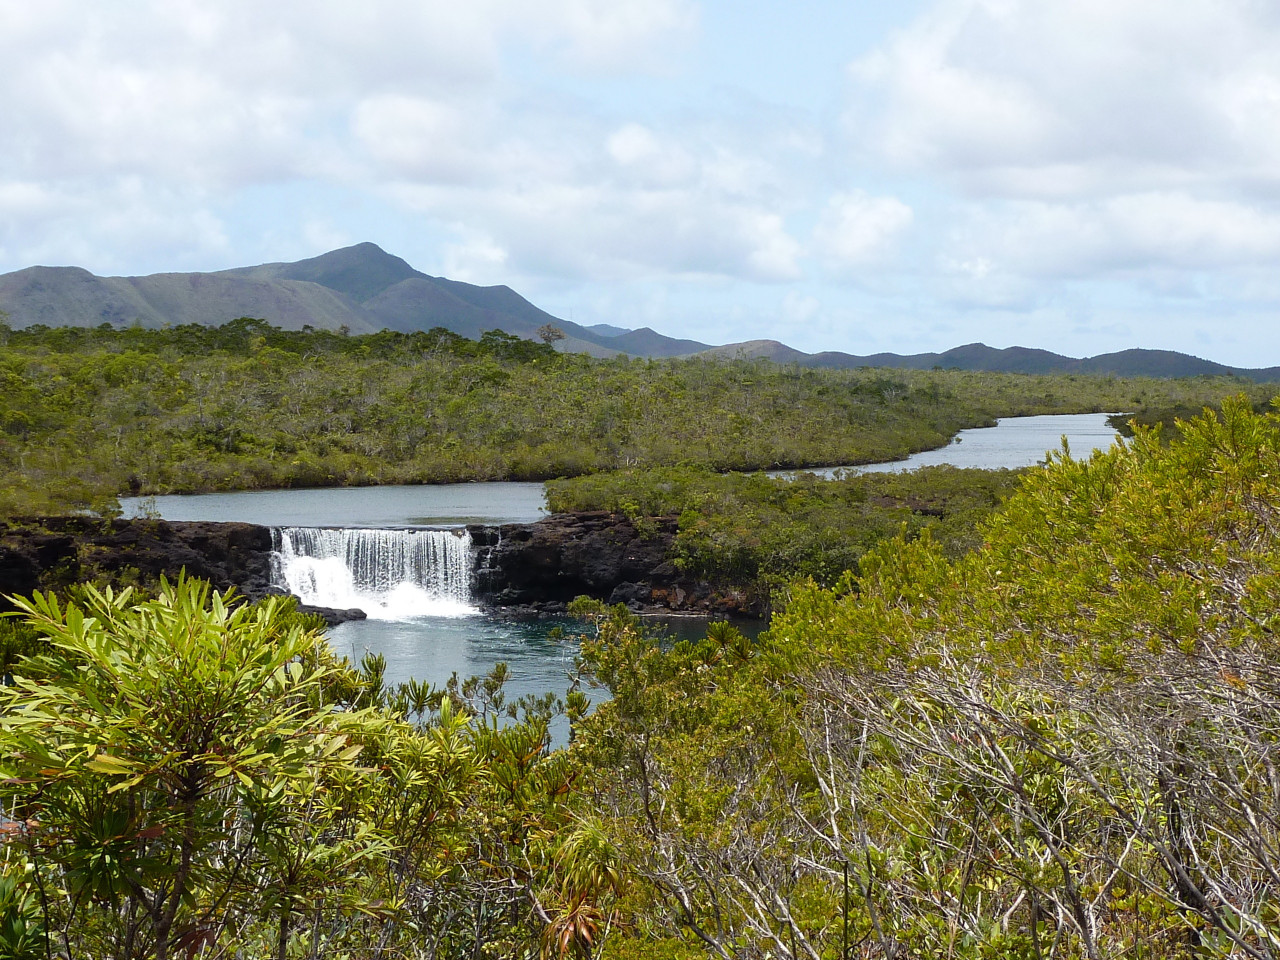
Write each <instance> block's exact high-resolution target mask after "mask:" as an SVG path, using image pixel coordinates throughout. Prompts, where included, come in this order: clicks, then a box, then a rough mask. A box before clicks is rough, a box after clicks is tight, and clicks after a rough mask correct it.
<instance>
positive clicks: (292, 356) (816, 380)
mask: <svg viewBox="0 0 1280 960" xmlns="http://www.w3.org/2000/svg"><path fill="white" fill-rule="evenodd" d="M1242 388H1243V387H1242V385H1241V384H1240V383H1237V382H1235V381H1229V380H1227V381H1212V380H1203V379H1201V380H1190V381H1160V380H1119V379H1114V378H1109V377H1084V376H1017V375H999V374H985V373H964V372H960V371H941V370H939V371H906V370H892V371H890V370H872V369H861V370H810V369H805V368H800V367H794V366H780V365H777V364H773V363H770V362H768V361H737V360H731V361H721V360H704V359H697V358H693V359H684V360H627V359H625V358H622V359H614V360H593V359H591V358H588V357H585V356H581V355H576V354H558V353H555V352H554V351H553V350H552V349H551V347H549V346H547V345H546V344H543V343H535V342H530V341H525V340H519V339H517V338H515V337H511V336H509V335H507V334H504V333H501V332H499V331H491V332H490V333H487V334H485V335H484V337H482V338H481V339H480V340H478V341H473V340H467V339H465V338H462V337H459V336H457V335H456V334H452V333H449V332H448V331H446V330H441V329H437V330H432V331H429V332H425V333H413V334H399V333H391V332H386V331H384V332H383V333H379V334H373V335H369V336H354V337H353V336H342V335H340V334H337V333H332V332H328V331H306V330H304V331H296V332H290V331H283V330H279V329H277V328H274V327H271V326H270V325H269V324H267V323H265V322H263V321H260V320H250V319H241V320H236V321H232V322H230V323H227V324H225V325H223V326H221V327H201V326H194V325H193V326H182V327H175V328H173V329H169V330H144V329H141V328H127V329H116V328H112V327H110V326H106V325H104V326H103V327H99V328H96V329H81V328H47V327H29V328H26V329H22V330H9V329H8V328H4V329H2V330H0V515H6V514H7V515H14V514H28V515H29V514H38V513H46V514H47V513H53V512H66V511H68V510H96V511H98V512H101V513H111V512H112V511H114V510H115V509H117V507H116V497H117V496H118V495H120V494H124V493H133V494H159V493H174V492H199V491H212V490H242V489H260V488H279V487H316V486H335V485H366V484H379V483H440V482H448V481H460V480H497V479H508V480H513V479H516V480H520V479H523V480H543V479H548V478H552V477H559V476H579V475H584V474H591V473H597V472H600V471H606V470H615V469H626V468H628V467H645V468H649V467H660V466H679V465H682V464H683V465H701V466H705V467H708V468H709V469H711V470H715V471H723V470H755V469H762V468H769V467H798V466H819V465H835V464H842V463H863V462H868V461H873V460H891V459H895V458H900V457H903V456H906V455H907V454H909V453H911V452H914V451H917V450H922V449H927V448H931V447H936V446H941V445H942V444H944V443H946V442H947V440H948V439H949V438H950V437H951V436H952V435H953V434H954V433H956V432H957V431H958V430H960V429H962V428H965V427H972V426H978V425H982V424H986V423H990V422H992V421H993V419H994V418H995V417H1000V416H1012V415H1018V414H1035V413H1063V412H1088V411H1103V410H1107V411H1113V412H1114V411H1129V410H1137V409H1141V408H1144V407H1147V406H1152V405H1156V406H1162V407H1167V406H1173V405H1176V404H1182V403H1203V402H1206V401H1208V400H1211V399H1217V398H1218V397H1220V396H1222V395H1223V394H1225V393H1229V392H1233V391H1234V390H1237V389H1242ZM1248 389H1250V390H1252V391H1253V392H1254V394H1256V396H1255V399H1261V398H1262V396H1264V394H1266V391H1265V389H1264V388H1261V387H1256V386H1254V385H1249V386H1248ZM1266 395H1269V394H1266Z"/></svg>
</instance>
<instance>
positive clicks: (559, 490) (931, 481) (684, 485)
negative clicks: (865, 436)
mask: <svg viewBox="0 0 1280 960" xmlns="http://www.w3.org/2000/svg"><path fill="white" fill-rule="evenodd" d="M1018 482H1019V473H1018V472H1015V471H1008V470H960V469H956V468H954V467H945V466H944V467H929V468H925V469H922V470H916V471H912V472H909V473H867V474H850V475H847V476H845V477H843V478H841V479H835V480H821V479H818V478H817V477H815V476H814V475H813V474H807V473H798V474H796V475H795V476H793V477H790V478H782V477H768V476H765V475H764V474H761V473H757V474H717V473H713V472H712V471H710V470H707V469H705V468H696V467H669V468H664V469H656V470H629V471H621V472H615V473H600V474H595V475H593V476H590V477H579V478H574V479H569V480H554V481H551V482H550V483H548V485H547V499H548V503H549V505H550V508H551V509H552V510H553V511H557V512H558V511H566V510H607V511H610V512H614V513H622V514H625V515H626V516H628V517H632V518H633V519H637V518H645V517H656V516H678V517H679V518H680V522H679V531H678V533H677V536H676V540H675V552H676V563H677V564H678V565H679V566H680V568H681V569H682V570H684V571H685V572H686V573H688V574H690V575H691V576H695V577H698V578H701V579H706V580H710V581H712V582H713V583H717V584H722V585H734V586H746V587H748V588H750V589H751V590H752V591H753V592H754V594H755V595H756V596H757V597H759V598H760V599H761V600H762V601H764V602H766V603H767V601H768V598H769V597H770V596H771V595H773V594H775V593H778V592H779V591H781V590H782V588H783V587H784V586H785V585H786V584H788V583H790V582H791V581H794V580H796V579H798V578H809V579H812V580H813V581H815V582H817V583H819V584H822V585H824V586H833V585H834V584H835V583H836V581H837V580H838V579H839V578H840V576H841V575H842V574H843V573H844V572H845V571H846V570H856V569H857V568H858V564H859V561H860V559H861V557H862V556H863V555H864V554H865V553H866V552H867V551H868V550H869V549H871V548H872V547H873V546H874V545H875V544H877V543H879V542H880V541H882V540H884V539H886V538H891V537H894V536H896V535H898V534H900V533H905V535H906V536H908V537H912V538H914V537H916V536H918V535H919V534H920V533H921V532H923V531H924V530H926V529H927V530H929V531H930V533H931V535H932V537H933V539H934V540H935V541H936V542H938V543H940V544H942V545H943V546H944V547H945V548H946V550H947V551H948V553H950V554H953V555H958V554H960V553H962V552H964V551H965V550H967V549H969V548H970V547H971V546H973V545H974V543H975V542H976V534H975V530H976V528H977V525H978V523H979V522H980V521H981V520H983V519H985V518H986V517H987V516H988V515H990V514H991V512H992V511H994V510H995V509H996V508H997V507H998V506H999V504H1000V503H1001V501H1002V500H1004V498H1005V497H1007V496H1008V495H1009V494H1010V493H1011V492H1012V491H1013V490H1014V489H1015V488H1016V486H1017V484H1018Z"/></svg>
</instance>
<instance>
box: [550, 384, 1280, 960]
mask: <svg viewBox="0 0 1280 960" xmlns="http://www.w3.org/2000/svg"><path fill="white" fill-rule="evenodd" d="M1278 510H1280V421H1277V418H1276V417H1275V416H1274V415H1269V414H1268V415H1259V414H1256V413H1254V412H1253V411H1251V410H1250V409H1249V406H1248V404H1247V402H1246V401H1244V400H1243V398H1241V399H1238V400H1235V401H1230V402H1228V403H1227V404H1225V405H1224V407H1223V409H1222V413H1221V416H1220V417H1218V416H1214V415H1206V416H1204V417H1201V418H1198V419H1196V420H1194V421H1191V422H1188V423H1184V424H1181V425H1180V439H1178V440H1175V441H1174V442H1173V443H1171V444H1169V445H1163V444H1161V443H1160V441H1159V440H1158V439H1157V438H1156V436H1155V435H1154V433H1153V432H1151V431H1143V430H1139V431H1138V432H1137V434H1136V435H1135V437H1134V439H1133V440H1132V441H1131V443H1130V444H1129V445H1128V446H1127V447H1124V448H1116V449H1113V450H1111V451H1109V452H1106V453H1098V454H1095V455H1094V456H1093V457H1091V458H1090V459H1088V460H1084V461H1078V460H1072V459H1070V458H1069V457H1065V456H1063V457H1058V458H1055V460H1054V462H1052V463H1051V464H1050V465H1049V466H1048V467H1046V468H1044V469H1039V470H1032V471H1029V472H1028V473H1027V475H1026V476H1025V479H1024V480H1023V482H1022V485H1021V487H1020V489H1019V490H1018V491H1017V492H1016V493H1015V494H1014V495H1013V496H1012V497H1011V498H1010V499H1009V501H1008V502H1007V504H1006V505H1005V507H1004V508H1003V509H1002V510H1001V511H1000V512H999V513H998V514H997V515H996V516H995V517H994V518H993V519H991V520H990V521H988V522H987V523H986V524H985V525H984V527H983V530H982V545H981V546H980V547H979V548H978V549H976V550H973V551H971V552H969V553H967V554H965V555H964V556H963V557H960V558H958V559H956V558H950V557H948V556H947V555H946V554H945V553H944V551H943V550H941V549H940V548H939V546H938V545H937V544H935V543H932V542H930V540H929V538H928V537H922V538H920V539H918V540H916V541H915V542H912V543H908V542H906V541H905V540H902V539H899V540H896V541H889V542H887V543H884V544H882V545H881V546H879V547H877V548H876V549H875V550H874V551H873V552H872V553H871V554H869V555H868V556H867V557H865V558H864V559H863V563H862V565H861V569H860V572H859V573H858V574H857V575H856V576H855V575H852V574H851V575H848V576H846V577H845V578H844V579H843V580H842V581H841V582H840V583H838V584H837V585H836V586H835V587H832V588H826V587H819V586H817V585H815V584H809V585H807V586H806V585H797V586H795V587H793V589H792V592H791V598H790V603H789V605H788V606H787V608H786V609H785V610H784V611H782V612H780V613H777V614H775V616H774V619H773V622H772V624H771V627H770V629H769V630H768V631H767V633H765V634H764V635H762V637H761V638H760V640H759V641H757V642H749V641H747V640H746V639H745V638H743V637H741V636H740V635H737V634H736V633H735V632H734V631H732V630H730V629H728V628H725V627H718V628H715V629H713V630H711V631H708V636H707V639H706V640H705V641H704V642H702V643H699V644H688V643H685V644H679V645H676V646H675V647H671V648H664V647H663V646H662V645H661V644H657V643H655V642H653V641H652V640H650V639H648V638H646V637H645V635H644V631H643V629H642V628H641V626H640V624H639V623H638V622H637V621H635V620H634V619H632V618H630V617H629V616H628V615H627V614H626V613H625V612H624V611H620V610H613V611H607V610H597V611H596V617H597V626H596V630H595V634H594V635H593V636H591V637H589V638H588V640H587V642H586V643H585V645H584V648H583V649H584V658H585V661H586V663H587V665H588V667H589V671H590V672H591V673H592V674H593V675H594V676H595V677H596V678H597V679H598V681H599V682H602V683H604V684H605V685H606V686H607V687H608V688H609V689H610V690H611V691H612V692H613V694H614V696H613V699H612V700H610V701H609V702H607V703H603V704H601V705H600V706H599V708H598V709H597V711H596V712H595V713H594V714H593V715H592V716H591V717H590V718H589V719H588V720H587V721H586V722H585V723H583V724H582V725H581V729H580V731H579V734H578V738H577V741H576V743H575V747H574V749H575V751H576V753H577V755H578V756H579V757H581V758H583V761H584V766H585V768H586V769H588V770H589V771H591V776H590V780H589V787H588V797H589V806H590V808H591V809H592V810H593V811H594V812H595V813H596V815H598V816H601V817H602V818H603V820H604V822H605V823H606V825H607V828H608V830H609V832H610V834H611V835H612V836H614V837H616V838H617V840H618V844H619V848H620V851H621V856H622V860H623V863H624V864H625V865H626V867H627V869H628V872H629V875H630V876H632V877H634V878H637V880H636V882H635V883H634V884H633V885H632V886H631V887H630V888H629V895H628V897H627V898H626V899H625V901H624V903H623V904H622V906H621V909H622V911H623V915H624V917H625V918H626V922H627V923H628V924H629V927H628V929H629V930H631V931H634V934H635V935H636V936H638V937H639V939H640V940H642V941H643V943H644V946H639V945H637V944H635V943H631V944H628V945H626V946H625V947H624V946H619V948H618V950H617V952H616V954H614V955H616V956H620V957H621V956H626V957H638V956H645V957H659V956H684V955H685V954H684V953H682V952H681V951H685V950H689V949H691V948H693V947H696V948H697V949H698V950H699V951H701V952H702V953H704V954H706V955H710V956H719V957H765V956H774V957H790V956H803V957H809V958H819V957H836V956H841V955H843V954H842V952H841V951H842V950H843V949H844V944H845V943H846V942H847V943H848V945H849V946H848V949H849V950H850V951H852V953H851V954H849V955H853V956H861V957H886V958H888V957H909V956H910V957H916V956H932V957H974V958H977V957H1026V958H1043V957H1088V958H1103V957H1105V958H1120V957H1175V956H1186V957H1275V956H1278V955H1280V914H1277V912H1276V906H1275V905H1276V903H1277V902H1278V901H1280V805H1278V804H1277V797H1280V779H1278V776H1277V770H1278V769H1280V767H1278V766H1277V762H1276V761H1277V759H1278V757H1280V725H1278V724H1277V719H1276V718H1277V717H1280V684H1278V683H1277V677H1278V676H1280V670H1278V669H1277V668H1278V667H1280V648H1278V647H1277V643H1276V624H1275V611H1276V609H1277V606H1278V602H1280V574H1278V571H1280V540H1278V539H1277V533H1278V530H1280V528H1278V527H1277V523H1276V520H1277V516H1278V515H1280V514H1278V512H1277V511H1278ZM846 877H847V878H848V880H847V883H848V887H847V889H848V894H847V896H848V901H847V903H848V911H847V913H846V912H845V909H844V907H845V903H846V900H845V897H846V893H845V890H846V887H845V882H846V880H845V878H846ZM846 938H847V941H846Z"/></svg>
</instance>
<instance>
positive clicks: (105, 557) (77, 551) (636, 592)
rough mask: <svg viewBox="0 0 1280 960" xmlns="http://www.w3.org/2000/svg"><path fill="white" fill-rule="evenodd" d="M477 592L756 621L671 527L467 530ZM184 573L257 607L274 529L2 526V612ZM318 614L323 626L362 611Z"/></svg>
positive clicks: (582, 519)
mask: <svg viewBox="0 0 1280 960" xmlns="http://www.w3.org/2000/svg"><path fill="white" fill-rule="evenodd" d="M467 529H468V531H469V532H470V534H471V539H472V543H473V544H474V550H475V570H476V578H475V593H476V594H477V597H478V599H479V600H480V601H481V602H482V603H485V604H487V605H489V606H492V607H497V608H505V609H512V608H514V609H521V610H545V611H559V610H563V609H564V606H565V604H566V603H568V602H569V601H570V600H572V599H573V598H574V597H577V596H579V595H583V594H585V595H586V596H590V597H595V598H596V599H599V600H604V601H606V602H608V603H626V604H627V605H628V606H630V607H632V608H633V609H638V610H676V611H690V612H694V611H696V612H711V613H725V614H739V615H752V614H754V613H756V612H757V611H756V610H755V609H754V608H753V606H752V603H751V599H750V598H749V597H748V596H747V595H746V594H745V593H744V592H742V591H736V590H733V589H724V588H721V589H713V588H712V587H711V586H709V585H708V584H705V583H701V582H698V581H694V580H690V579H689V578H687V577H685V576H683V575H682V574H681V572H680V571H679V570H678V569H676V566H675V564H674V563H672V544H673V542H674V539H675V535H676V520H675V518H674V517H669V518H660V519H657V520H654V521H652V524H651V525H648V524H647V525H646V528H645V529H644V530H643V531H642V530H638V529H637V528H636V526H635V524H633V523H632V522H631V521H630V520H628V519H627V518H626V517H623V516H618V515H615V514H607V513H576V514H556V515H554V516H551V517H547V518H546V519H545V520H540V521H538V522H537V523H527V524H516V523H513V524H504V525H503V526H500V527H487V526H479V525H473V526H470V527H468V528H467ZM184 569H185V570H186V572H187V574H188V575H189V576H193V577H201V578H203V579H206V580H209V581H210V582H211V583H212V584H213V586H214V587H215V588H216V589H219V590H226V589H229V588H231V587H235V588H236V590H237V591H238V592H239V593H240V594H241V595H243V596H245V597H248V598H249V599H256V598H258V597H261V596H263V595H265V594H268V593H272V592H276V590H274V589H273V588H272V587H271V530H270V529H269V528H268V527H262V526H257V525H255V524H249V523H179V522H171V521H165V520H101V519H96V518H92V517H45V518H37V519H16V520H9V521H0V610H6V609H10V608H11V607H12V605H11V604H9V603H8V602H7V601H5V600H4V599H3V598H4V597H5V596H26V595H29V594H30V593H31V592H32V591H34V590H47V589H58V588H60V587H65V586H69V585H71V584H73V583H79V582H81V581H86V580H105V581H107V582H110V583H114V584H120V585H124V584H128V583H133V582H140V583H153V582H155V581H156V580H158V579H159V578H160V576H161V575H162V574H163V575H164V576H166V577H169V578H170V579H174V578H176V577H177V576H178V574H179V572H180V571H182V570H184ZM304 609H314V612H317V613H319V614H321V615H322V616H324V617H325V618H326V619H327V620H329V622H330V623H336V622H341V621H342V620H344V619H353V618H358V617H363V614H362V613H361V612H360V611H358V610H345V611H343V610H329V609H327V608H304Z"/></svg>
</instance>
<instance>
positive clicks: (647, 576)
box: [467, 513, 753, 614]
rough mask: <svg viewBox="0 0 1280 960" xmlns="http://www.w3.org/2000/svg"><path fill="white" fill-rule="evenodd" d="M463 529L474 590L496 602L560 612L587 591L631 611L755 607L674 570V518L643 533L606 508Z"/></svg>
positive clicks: (742, 610) (740, 596)
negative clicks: (471, 555)
mask: <svg viewBox="0 0 1280 960" xmlns="http://www.w3.org/2000/svg"><path fill="white" fill-rule="evenodd" d="M467 529H468V532H469V533H470V534H471V540H472V543H473V544H475V549H476V593H477V594H478V595H479V597H480V599H481V600H482V601H483V602H485V603H488V604H490V605H492V606H495V607H508V608H510V607H516V608H527V609H536V610H562V609H563V608H564V605H565V604H566V603H567V602H568V601H570V600H572V599H573V598H574V597H577V596H580V595H586V596H589V597H594V598H596V599H598V600H604V601H606V602H608V603H626V604H627V605H628V606H631V607H633V608H635V609H662V610H687V611H707V612H717V613H735V614H750V613H752V612H753V611H752V609H751V605H750V602H749V600H748V598H747V597H746V596H745V594H743V593H741V592H739V591H733V590H713V589H712V588H711V587H710V586H709V585H708V584H705V583H700V582H697V581H693V580H690V579H688V578H687V577H684V576H683V575H682V574H681V573H680V571H679V570H678V569H677V568H676V566H675V564H674V563H672V553H673V551H672V544H673V541H674V540H675V535H676V519H675V518H674V517H663V518H658V519H656V520H654V521H652V527H647V528H646V529H645V530H643V531H641V530H638V529H637V528H636V526H635V524H633V523H632V522H631V521H630V520H628V519H627V518H626V517H623V516H619V515H617V514H608V513H566V514H554V515H552V516H550V517H547V518H546V519H545V520H539V521H538V522H537V523H510V524H504V525H502V526H500V527H483V526H471V527H468V528H467Z"/></svg>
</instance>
